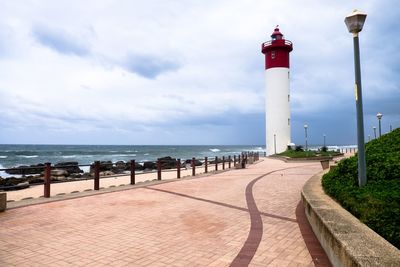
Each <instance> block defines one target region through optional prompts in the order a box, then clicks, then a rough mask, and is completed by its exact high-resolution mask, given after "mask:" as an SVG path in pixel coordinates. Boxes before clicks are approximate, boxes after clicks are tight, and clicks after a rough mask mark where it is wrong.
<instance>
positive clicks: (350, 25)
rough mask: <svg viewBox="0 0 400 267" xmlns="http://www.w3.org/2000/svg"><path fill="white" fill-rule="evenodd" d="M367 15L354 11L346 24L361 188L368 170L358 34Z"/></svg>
mask: <svg viewBox="0 0 400 267" xmlns="http://www.w3.org/2000/svg"><path fill="white" fill-rule="evenodd" d="M366 18H367V14H365V13H362V12H360V11H358V10H354V11H353V12H352V13H351V14H350V15H348V16H347V17H346V18H345V19H344V22H345V23H346V26H347V29H348V30H349V32H350V33H352V34H353V44H354V71H355V88H354V91H355V98H356V108H357V143H358V185H359V186H360V187H361V186H363V185H365V184H366V183H367V170H366V169H367V168H366V163H365V144H364V118H363V105H362V90H361V89H362V88H361V68H360V45H359V40H358V33H359V32H360V31H361V30H362V28H363V25H364V22H365V19H366Z"/></svg>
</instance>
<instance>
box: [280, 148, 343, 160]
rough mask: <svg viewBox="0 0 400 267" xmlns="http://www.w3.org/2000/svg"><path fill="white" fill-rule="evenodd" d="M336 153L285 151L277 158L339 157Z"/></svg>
mask: <svg viewBox="0 0 400 267" xmlns="http://www.w3.org/2000/svg"><path fill="white" fill-rule="evenodd" d="M339 154H340V153H339V152H336V151H326V152H323V151H296V150H286V151H285V152H282V153H280V154H278V155H279V156H284V157H289V158H315V157H332V156H337V155H339Z"/></svg>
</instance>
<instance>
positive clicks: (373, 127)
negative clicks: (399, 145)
mask: <svg viewBox="0 0 400 267" xmlns="http://www.w3.org/2000/svg"><path fill="white" fill-rule="evenodd" d="M372 129H374V138H375V139H376V127H375V126H372Z"/></svg>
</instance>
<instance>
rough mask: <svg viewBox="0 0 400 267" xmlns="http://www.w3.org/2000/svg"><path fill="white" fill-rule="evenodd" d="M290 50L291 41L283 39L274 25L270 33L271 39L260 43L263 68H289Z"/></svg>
mask: <svg viewBox="0 0 400 267" xmlns="http://www.w3.org/2000/svg"><path fill="white" fill-rule="evenodd" d="M292 50H293V44H292V42H290V41H288V40H285V39H284V38H283V34H282V33H281V32H280V31H279V28H278V27H276V28H275V30H274V32H273V33H272V35H271V41H268V42H265V43H263V44H262V45H261V52H262V53H263V54H265V69H270V68H278V67H281V68H289V53H290V52H291V51H292Z"/></svg>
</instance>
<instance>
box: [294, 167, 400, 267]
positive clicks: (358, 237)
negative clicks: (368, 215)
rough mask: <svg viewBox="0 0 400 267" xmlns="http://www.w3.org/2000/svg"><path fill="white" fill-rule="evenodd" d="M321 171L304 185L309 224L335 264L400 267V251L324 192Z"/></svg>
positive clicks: (303, 194)
mask: <svg viewBox="0 0 400 267" xmlns="http://www.w3.org/2000/svg"><path fill="white" fill-rule="evenodd" d="M325 172H326V171H323V172H320V173H318V174H316V175H314V176H313V177H311V178H310V179H309V180H308V181H307V182H306V184H305V185H304V186H303V189H302V192H301V197H302V200H303V204H304V208H305V213H306V216H307V219H308V221H309V222H310V225H311V227H312V229H313V231H314V233H315V235H316V236H317V238H318V240H319V242H320V243H321V245H322V247H323V248H324V250H325V252H326V254H327V255H328V257H329V260H330V261H331V263H332V265H333V266H400V250H398V249H397V248H396V247H394V246H393V245H391V244H390V243H389V242H388V241H386V240H385V239H384V238H382V237H381V236H379V235H378V234H377V233H375V232H374V231H373V230H371V229H370V228H368V227H367V226H366V225H365V224H363V223H361V222H360V221H359V220H358V219H357V218H355V217H354V216H353V215H352V214H350V213H349V212H348V211H346V210H345V209H343V208H342V207H341V206H340V205H339V204H338V203H337V202H335V201H334V200H333V199H332V198H330V197H329V196H328V195H326V194H325V192H324V191H323V189H322V186H321V178H322V175H323V174H324V173H325Z"/></svg>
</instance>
